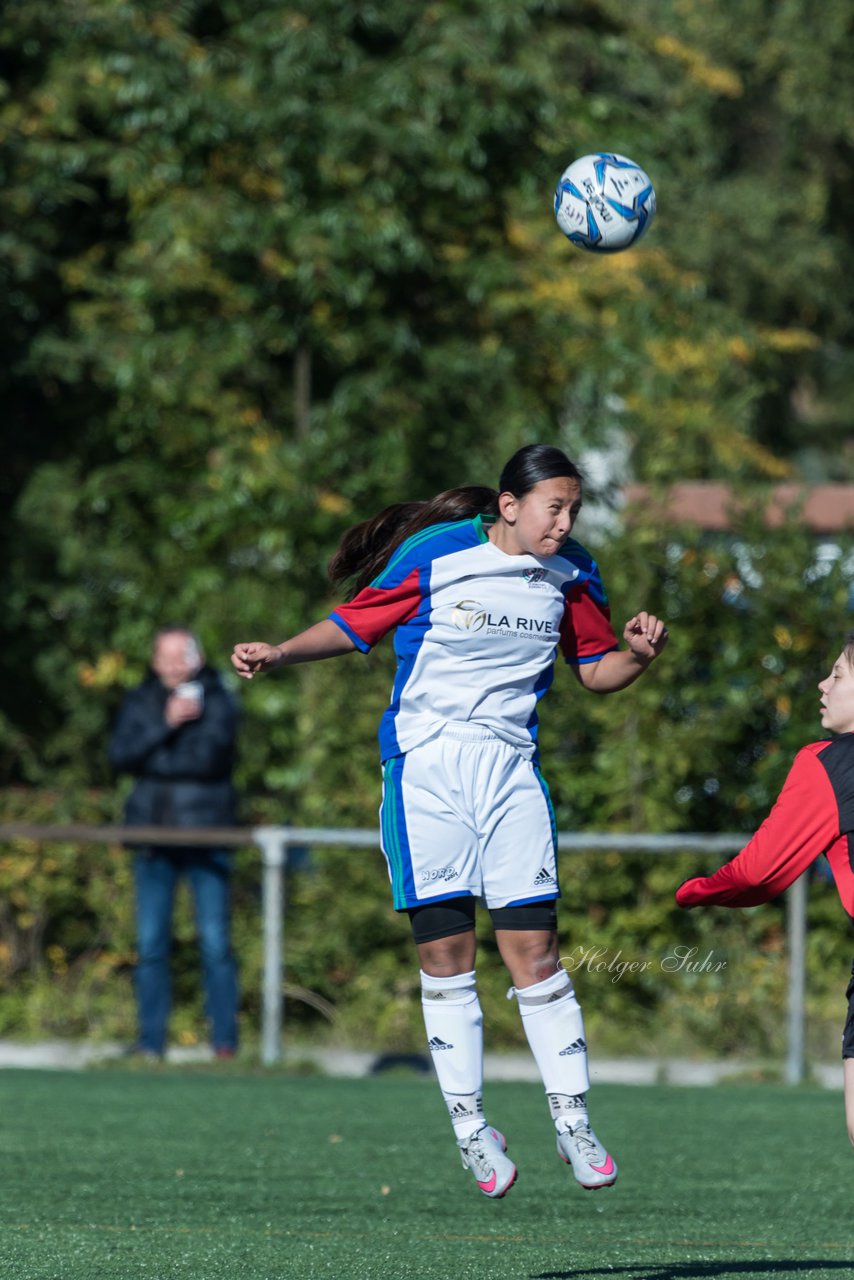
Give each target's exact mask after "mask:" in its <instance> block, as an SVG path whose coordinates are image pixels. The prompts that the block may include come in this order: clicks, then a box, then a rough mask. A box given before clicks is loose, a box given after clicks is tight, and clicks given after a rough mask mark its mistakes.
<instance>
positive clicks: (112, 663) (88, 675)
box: [77, 649, 126, 689]
mask: <svg viewBox="0 0 854 1280" xmlns="http://www.w3.org/2000/svg"><path fill="white" fill-rule="evenodd" d="M125 662H126V658H125V655H124V654H123V653H119V652H118V651H117V650H115V649H113V650H108V651H107V652H106V653H102V654H101V656H100V657H99V658H98V660H97V662H96V663H95V664H94V666H93V665H92V664H91V663H88V662H81V663H79V664H78V667H77V680H78V683H79V684H81V685H82V686H83V688H84V689H109V688H111V687H112V686H113V685H116V684H120V683H121V676H122V673H123V671H124V668H125Z"/></svg>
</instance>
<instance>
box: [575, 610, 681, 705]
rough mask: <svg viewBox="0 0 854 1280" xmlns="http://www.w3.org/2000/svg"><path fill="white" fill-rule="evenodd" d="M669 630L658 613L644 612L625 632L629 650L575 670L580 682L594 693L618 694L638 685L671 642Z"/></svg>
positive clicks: (631, 620)
mask: <svg viewBox="0 0 854 1280" xmlns="http://www.w3.org/2000/svg"><path fill="white" fill-rule="evenodd" d="M669 638H670V637H669V634H668V631H667V627H665V625H664V623H663V622H662V621H661V619H660V618H657V617H656V616H655V614H654V613H647V612H646V610H641V612H640V613H636V614H635V616H634V617H633V618H629V620H628V622H627V623H626V625H625V627H624V629H623V639H624V640H625V642H626V644H627V646H628V648H626V649H614V650H612V651H611V652H610V653H606V654H605V655H604V657H602V658H600V659H599V661H598V662H583V663H579V664H578V665H577V666H573V668H572V670H573V671H574V672H575V676H576V679H577V680H578V681H579V683H580V684H583V685H584V688H585V689H591V690H592V691H593V692H594V693H616V692H617V691H618V690H619V689H625V688H627V687H628V686H629V685H630V684H634V682H635V680H637V678H638V676H641V675H643V673H644V671H646V669H647V667H648V666H649V664H650V663H651V662H654V661H655V659H656V658H657V657H658V655H659V654H660V653H661V651H662V649H663V648H664V646H665V645H666V644H667V641H668V640H669Z"/></svg>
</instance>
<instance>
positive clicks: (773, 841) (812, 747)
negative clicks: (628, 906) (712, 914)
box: [676, 733, 854, 918]
mask: <svg viewBox="0 0 854 1280" xmlns="http://www.w3.org/2000/svg"><path fill="white" fill-rule="evenodd" d="M823 853H824V854H826V855H827V860H828V862H829V863H830V868H831V871H832V872H833V878H834V880H835V881H836V888H837V889H838V891H839V896H840V898H841V899H842V905H843V907H844V908H845V910H846V911H847V912H848V914H849V916H851V917H852V918H854V733H844V734H841V735H840V736H839V737H838V738H833V739H831V740H829V741H827V740H826V741H824V742H811V743H810V744H809V746H806V747H803V748H802V749H801V750H800V751H799V752H798V754H797V755H796V756H795V760H794V763H793V764H792V767H791V769H790V771H789V776H788V778H787V779H786V782H785V784H784V786H783V790H782V791H781V792H780V794H779V796H778V797H777V801H776V803H775V805H774V808H773V809H772V810H771V812H770V813H769V815H768V817H767V818H766V819H765V821H764V822H763V823H762V826H761V827H760V828H759V830H758V831H757V832H756V835H755V836H753V838H752V839H751V840H750V841H749V843H748V844H747V845H745V847H744V848H743V849H742V851H741V853H738V854H736V856H735V857H734V858H733V859H732V861H731V862H728V863H726V865H725V866H723V867H721V869H720V870H719V871H716V872H715V874H714V875H712V876H695V877H694V878H693V879H691V880H686V881H685V883H684V884H682V885H680V886H679V888H678V889H677V891H676V901H677V902H678V903H679V905H680V907H701V906H713V905H718V906H722V907H754V906H757V905H758V904H759V903H760V902H768V901H769V899H771V898H776V897H777V896H778V894H781V893H782V892H783V890H784V889H788V887H789V885H790V884H792V882H793V881H795V880H797V878H798V876H799V875H801V874H802V873H803V872H804V871H806V869H807V867H809V866H810V865H811V864H812V863H813V862H814V861H815V860H816V858H818V857H819V856H820V855H821V854H823Z"/></svg>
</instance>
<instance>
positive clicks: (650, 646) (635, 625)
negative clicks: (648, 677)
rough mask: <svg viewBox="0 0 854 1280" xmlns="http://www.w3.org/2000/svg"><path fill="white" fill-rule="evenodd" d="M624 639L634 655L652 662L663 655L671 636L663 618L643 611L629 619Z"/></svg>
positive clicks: (624, 631)
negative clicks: (662, 652)
mask: <svg viewBox="0 0 854 1280" xmlns="http://www.w3.org/2000/svg"><path fill="white" fill-rule="evenodd" d="M623 639H624V640H625V642H626V644H627V645H628V646H629V648H630V649H631V651H632V653H634V654H636V655H637V656H638V657H639V658H643V659H645V660H646V661H647V662H652V660H653V658H657V657H658V655H659V654H660V653H661V651H662V649H663V648H664V646H665V645H666V644H667V641H668V640H669V639H670V635H669V633H668V630H667V627H665V625H664V623H663V622H662V621H661V618H657V617H656V616H655V614H654V613H647V612H646V610H645V609H641V611H640V612H639V613H636V614H635V616H634V617H633V618H629V620H628V622H627V623H626V625H625V628H624V630H623Z"/></svg>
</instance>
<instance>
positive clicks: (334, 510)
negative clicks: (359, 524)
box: [316, 489, 352, 516]
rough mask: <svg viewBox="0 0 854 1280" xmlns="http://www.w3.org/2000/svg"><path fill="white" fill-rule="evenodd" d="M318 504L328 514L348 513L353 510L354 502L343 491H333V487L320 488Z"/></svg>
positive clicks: (339, 514)
mask: <svg viewBox="0 0 854 1280" xmlns="http://www.w3.org/2000/svg"><path fill="white" fill-rule="evenodd" d="M316 501H317V506H318V507H319V509H320V510H321V511H325V512H326V513H327V515H331V516H341V515H346V514H347V513H348V512H349V511H351V510H352V503H351V502H350V499H349V498H345V497H344V495H343V494H341V493H333V492H332V490H331V489H320V490H319V491H318V494H317V499H316Z"/></svg>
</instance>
